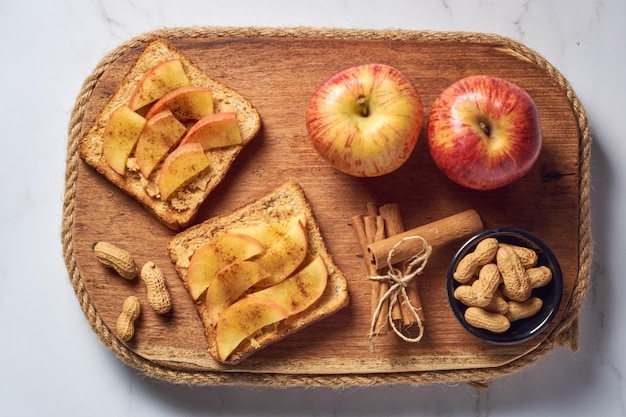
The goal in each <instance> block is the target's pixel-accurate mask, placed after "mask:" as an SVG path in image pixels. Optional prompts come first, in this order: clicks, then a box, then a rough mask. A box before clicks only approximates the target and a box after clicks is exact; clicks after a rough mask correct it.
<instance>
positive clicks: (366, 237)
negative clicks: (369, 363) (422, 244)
mask: <svg viewBox="0 0 626 417" xmlns="http://www.w3.org/2000/svg"><path fill="white" fill-rule="evenodd" d="M368 212H369V213H370V214H374V217H372V216H370V215H367V216H365V215H360V214H359V215H355V216H353V217H352V219H351V220H352V227H353V228H354V231H355V232H356V235H357V239H358V242H359V246H360V247H361V250H362V253H363V258H364V261H365V267H366V269H367V273H368V274H369V275H370V276H373V275H377V274H378V271H377V270H376V267H375V266H374V264H372V263H371V262H370V261H369V259H368V257H367V249H366V248H367V245H368V244H370V243H373V242H375V241H376V240H382V239H384V238H385V235H384V230H385V227H384V221H383V218H382V217H381V216H378V215H377V213H378V208H377V206H376V205H375V204H373V205H372V204H371V203H368ZM381 284H382V282H381V281H372V282H371V288H372V289H371V293H372V296H371V304H372V307H371V312H372V315H373V313H374V311H375V310H376V307H377V306H378V303H379V301H380V297H379V293H380V292H381V286H382V285H381ZM383 308H386V309H389V305H388V304H387V305H386V306H383ZM381 316H382V319H381V318H380V317H381ZM385 317H386V316H385V315H380V316H379V319H378V321H377V323H376V329H377V334H385V333H386V332H387V328H386V324H385V321H384V319H385Z"/></svg>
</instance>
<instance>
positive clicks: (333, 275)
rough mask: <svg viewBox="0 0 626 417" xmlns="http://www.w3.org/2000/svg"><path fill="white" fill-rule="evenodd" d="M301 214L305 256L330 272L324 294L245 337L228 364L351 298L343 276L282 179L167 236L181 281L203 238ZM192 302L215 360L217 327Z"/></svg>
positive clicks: (294, 186) (294, 188) (302, 202)
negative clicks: (247, 199)
mask: <svg viewBox="0 0 626 417" xmlns="http://www.w3.org/2000/svg"><path fill="white" fill-rule="evenodd" d="M299 214H304V215H305V216H306V219H307V222H306V224H307V234H308V242H309V244H308V250H309V255H310V256H320V257H321V258H322V260H323V261H324V264H325V265H326V269H327V271H328V282H327V286H326V288H325V290H324V293H323V294H322V296H321V297H320V298H319V299H318V300H317V301H316V302H315V304H313V305H312V306H311V307H309V308H308V309H306V310H304V311H303V312H301V313H298V314H296V315H294V316H291V317H288V318H287V319H285V320H283V321H281V322H279V324H278V325H277V326H276V325H272V326H267V327H265V328H263V329H262V330H261V332H259V333H257V334H255V335H254V340H250V339H247V340H244V341H243V342H242V344H240V345H239V346H238V347H237V348H236V349H235V351H234V352H233V354H232V355H231V356H229V357H228V358H227V360H226V361H222V362H224V363H227V364H237V363H240V362H241V361H243V360H244V359H245V358H247V357H248V356H250V355H251V354H253V353H255V352H256V351H258V350H259V349H262V348H264V347H266V346H268V345H270V344H272V343H274V342H277V341H279V340H281V339H283V338H284V337H286V336H288V335H290V334H291V333H293V332H295V331H298V330H300V329H302V328H304V327H306V326H308V325H310V324H313V323H315V322H318V321H320V320H322V319H324V318H326V317H328V316H330V315H332V314H334V313H336V312H337V311H339V310H340V309H342V308H343V307H345V306H346V305H347V304H348V303H349V300H350V296H349V292H348V283H347V280H346V278H345V276H344V275H343V273H342V272H341V271H340V270H339V268H338V267H337V265H336V264H335V262H334V261H333V259H332V257H331V255H330V253H329V252H328V250H327V248H326V245H325V243H324V240H323V238H322V233H321V231H320V229H319V226H318V224H317V221H316V219H315V216H314V213H313V210H312V208H311V206H310V204H309V202H308V201H307V199H306V196H305V194H304V191H303V189H302V188H301V186H300V185H299V184H298V183H296V182H293V181H288V182H285V183H283V184H282V185H280V186H278V187H277V188H275V189H274V190H272V191H271V192H269V193H268V194H266V195H265V196H263V197H261V198H259V199H258V200H255V201H253V202H250V203H248V204H247V205H245V206H243V207H241V208H239V209H236V210H234V211H232V212H231V213H228V214H224V215H220V216H217V217H214V218H212V219H209V220H206V221H204V222H203V223H200V224H197V225H194V226H191V227H190V228H189V229H187V230H184V231H182V232H180V233H178V234H177V235H176V236H174V237H173V238H172V239H171V240H170V241H169V243H168V251H169V254H170V257H171V260H172V262H173V264H174V267H175V269H176V271H177V272H178V274H179V276H180V277H181V279H182V281H183V283H185V277H186V273H187V268H188V266H189V261H190V259H191V257H192V256H193V254H194V252H195V251H196V250H197V249H198V248H200V247H201V246H202V245H204V244H205V243H207V242H209V241H210V240H212V239H214V238H215V237H217V236H219V235H220V234H223V233H226V232H227V231H228V230H233V229H238V228H246V227H248V226H254V225H258V224H269V223H271V222H276V221H278V222H280V221H283V220H286V219H289V218H292V217H294V216H297V215H299ZM201 300H202V298H201ZM196 307H197V310H198V313H199V315H200V317H201V319H202V322H203V324H204V327H205V332H206V336H207V341H208V345H209V353H211V355H212V356H213V357H214V358H216V359H217V360H219V357H218V354H217V348H216V343H215V326H214V324H212V323H211V321H210V320H209V318H208V316H207V313H206V310H205V308H204V304H203V303H202V301H199V302H197V303H196Z"/></svg>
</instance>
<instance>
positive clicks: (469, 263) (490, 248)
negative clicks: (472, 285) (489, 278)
mask: <svg viewBox="0 0 626 417" xmlns="http://www.w3.org/2000/svg"><path fill="white" fill-rule="evenodd" d="M498 246H499V243H498V240H497V239H495V238H486V239H483V240H481V241H480V242H479V243H478V245H476V249H474V252H472V253H469V254H467V255H466V256H464V257H463V259H461V261H460V262H459V264H458V265H457V268H456V271H454V279H455V280H457V281H458V282H460V283H461V284H465V283H467V282H468V281H470V280H471V279H472V276H474V274H475V273H476V272H477V269H478V268H479V267H481V266H483V265H486V264H488V263H490V262H491V261H493V259H494V257H495V256H496V252H497V251H498Z"/></svg>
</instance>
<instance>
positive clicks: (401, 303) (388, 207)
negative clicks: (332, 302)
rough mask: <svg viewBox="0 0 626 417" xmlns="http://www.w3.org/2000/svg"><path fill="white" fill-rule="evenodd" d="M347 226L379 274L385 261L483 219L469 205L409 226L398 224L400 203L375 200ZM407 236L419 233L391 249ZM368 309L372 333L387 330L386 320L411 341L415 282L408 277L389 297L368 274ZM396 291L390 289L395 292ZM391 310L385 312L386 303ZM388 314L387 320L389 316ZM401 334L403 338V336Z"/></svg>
mask: <svg viewBox="0 0 626 417" xmlns="http://www.w3.org/2000/svg"><path fill="white" fill-rule="evenodd" d="M352 226H353V228H354V230H355V232H356V235H357V239H358V241H359V245H360V247H361V249H362V252H363V259H364V261H365V266H366V268H367V273H368V275H369V276H370V277H380V276H384V275H386V273H387V268H388V267H389V265H390V264H395V263H400V262H402V261H407V260H409V259H411V258H412V257H414V256H415V255H416V254H419V253H420V252H421V251H423V250H424V248H425V247H426V246H429V247H430V248H431V249H432V248H439V247H442V246H444V245H446V244H448V243H450V242H453V241H455V240H458V239H461V238H465V237H468V236H471V235H473V234H476V233H478V232H480V231H481V230H483V222H482V220H481V218H480V216H479V215H478V213H477V212H476V211H475V210H472V209H469V210H465V211H463V212H460V213H457V214H454V215H451V216H449V217H445V218H442V219H440V220H436V221H433V222H431V223H428V224H425V225H423V226H419V227H416V228H414V229H410V230H406V231H405V229H404V224H403V221H402V216H401V213H400V207H399V205H398V204H395V203H391V204H385V205H383V206H380V207H378V206H377V205H376V204H375V203H372V202H370V203H367V214H358V215H355V216H353V217H352ZM411 237H420V239H415V240H411V241H409V242H408V243H407V244H406V245H404V246H402V247H401V248H400V249H399V250H397V251H395V249H396V248H397V247H398V244H399V243H402V242H403V241H404V240H406V239H409V238H411ZM371 286H372V289H371V294H372V295H371V311H372V317H375V316H376V312H377V311H379V312H380V314H378V315H377V316H376V322H375V325H374V326H373V328H372V330H373V332H372V333H373V334H374V335H381V334H385V333H387V330H388V329H389V327H390V326H391V325H393V326H394V327H395V329H394V330H398V329H399V330H400V332H401V333H402V334H403V335H406V336H407V337H408V338H410V339H412V341H415V340H419V339H420V338H421V335H420V336H419V337H415V336H414V335H415V332H422V331H423V325H422V324H423V323H424V321H425V316H424V311H423V309H422V302H421V300H420V296H419V292H418V283H417V282H416V281H415V280H414V279H412V280H409V281H408V283H407V284H406V287H405V293H406V297H402V299H401V300H395V301H394V300H393V299H389V298H388V297H386V295H389V294H387V292H388V290H389V282H388V281H385V280H384V279H383V280H378V279H376V280H372V284H371ZM399 294H401V292H398V293H395V294H393V296H398V295H399ZM390 303H391V305H392V310H391V311H390V312H389V305H390ZM389 316H391V323H392V324H390V323H389V322H390V320H389ZM405 340H406V339H405Z"/></svg>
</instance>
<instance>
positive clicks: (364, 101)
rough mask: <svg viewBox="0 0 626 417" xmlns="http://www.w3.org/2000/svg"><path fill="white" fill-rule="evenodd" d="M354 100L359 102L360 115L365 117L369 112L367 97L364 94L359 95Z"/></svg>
mask: <svg viewBox="0 0 626 417" xmlns="http://www.w3.org/2000/svg"><path fill="white" fill-rule="evenodd" d="M356 102H357V103H358V104H359V108H360V109H361V116H363V117H367V116H368V115H369V114H370V111H369V106H368V105H367V99H366V98H365V97H364V96H359V98H358V99H357V101H356Z"/></svg>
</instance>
